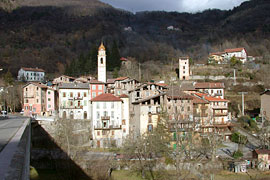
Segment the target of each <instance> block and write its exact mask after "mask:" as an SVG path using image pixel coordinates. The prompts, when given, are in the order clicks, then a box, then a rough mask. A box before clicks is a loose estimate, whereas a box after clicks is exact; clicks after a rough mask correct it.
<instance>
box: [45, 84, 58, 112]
mask: <svg viewBox="0 0 270 180" xmlns="http://www.w3.org/2000/svg"><path fill="white" fill-rule="evenodd" d="M57 97H58V96H57V92H56V90H55V89H52V88H49V87H48V88H47V91H46V113H47V114H46V115H47V116H48V115H49V116H52V115H55V110H56V109H57Z"/></svg>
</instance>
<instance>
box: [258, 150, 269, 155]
mask: <svg viewBox="0 0 270 180" xmlns="http://www.w3.org/2000/svg"><path fill="white" fill-rule="evenodd" d="M255 152H256V153H257V154H269V155H270V150H269V149H256V150H255Z"/></svg>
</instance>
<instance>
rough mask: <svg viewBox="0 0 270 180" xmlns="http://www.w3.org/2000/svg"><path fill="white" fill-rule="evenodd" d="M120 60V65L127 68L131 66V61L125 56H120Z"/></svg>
mask: <svg viewBox="0 0 270 180" xmlns="http://www.w3.org/2000/svg"><path fill="white" fill-rule="evenodd" d="M120 61H121V65H122V66H124V67H126V68H127V69H130V68H131V61H130V60H129V59H127V58H125V57H121V58H120Z"/></svg>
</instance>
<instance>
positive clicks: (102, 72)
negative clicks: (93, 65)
mask: <svg viewBox="0 0 270 180" xmlns="http://www.w3.org/2000/svg"><path fill="white" fill-rule="evenodd" d="M98 81H101V82H104V83H106V82H107V79H106V49H105V47H104V45H103V43H101V44H100V46H99V48H98Z"/></svg>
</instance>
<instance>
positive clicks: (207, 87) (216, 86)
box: [194, 82, 225, 99]
mask: <svg viewBox="0 0 270 180" xmlns="http://www.w3.org/2000/svg"><path fill="white" fill-rule="evenodd" d="M194 86H195V89H196V90H197V91H199V92H202V93H207V94H209V95H211V96H213V97H217V98H221V99H224V89H225V85H224V83H220V82H205V83H198V82H197V83H196V84H195V85H194Z"/></svg>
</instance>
